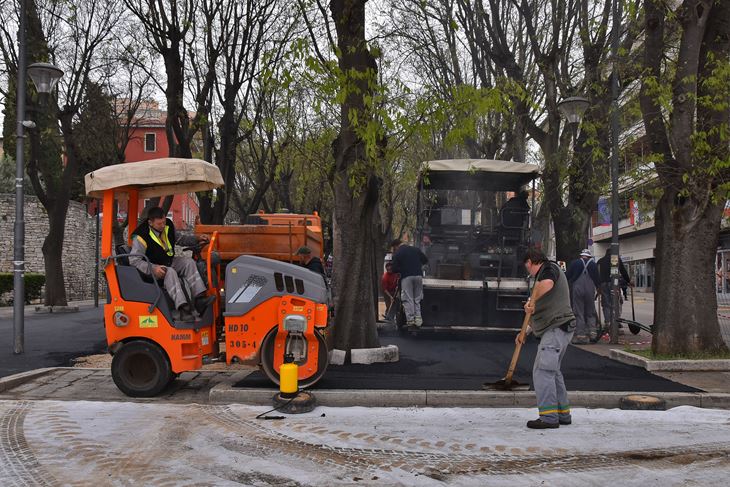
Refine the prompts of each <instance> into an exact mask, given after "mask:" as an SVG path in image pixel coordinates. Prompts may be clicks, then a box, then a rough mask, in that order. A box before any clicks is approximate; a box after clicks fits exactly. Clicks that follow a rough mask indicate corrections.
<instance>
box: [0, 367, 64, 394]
mask: <svg viewBox="0 0 730 487" xmlns="http://www.w3.org/2000/svg"><path fill="white" fill-rule="evenodd" d="M60 368H62V367H46V368H43V369H34V370H28V371H26V372H20V373H17V374H13V375H8V376H5V377H2V378H0V392H5V391H9V390H10V389H12V388H14V387H18V386H20V385H22V384H25V383H26V382H28V381H31V380H33V379H37V378H38V377H42V376H44V375H47V374H50V373H51V372H53V371H54V370H56V369H60Z"/></svg>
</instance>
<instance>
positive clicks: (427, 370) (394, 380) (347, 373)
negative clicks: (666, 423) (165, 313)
mask: <svg viewBox="0 0 730 487" xmlns="http://www.w3.org/2000/svg"><path fill="white" fill-rule="evenodd" d="M380 343H381V345H389V344H395V345H397V346H398V349H399V352H400V360H399V361H398V362H394V363H380V364H373V365H361V364H348V365H342V366H329V367H328V369H327V371H326V372H325V375H324V377H323V378H322V379H321V380H320V381H319V382H318V383H317V384H316V386H315V389H400V390H467V391H469V390H481V389H482V384H483V383H485V382H488V383H493V382H496V381H498V380H499V379H501V378H503V377H504V376H505V374H506V372H507V368H508V367H509V363H510V360H511V358H512V352H513V351H514V333H474V332H472V333H460V334H453V333H449V334H444V333H440V334H437V333H435V332H432V333H427V332H422V333H420V334H419V335H418V336H381V338H380ZM536 351H537V342H536V341H535V340H534V339H529V340H528V342H527V343H526V344H525V346H523V348H522V353H521V356H520V360H519V362H518V364H517V368H516V369H515V375H514V379H516V380H517V381H518V382H521V383H523V384H529V383H530V381H531V375H532V363H533V361H534V358H535V353H536ZM562 370H563V376H564V377H565V383H566V386H567V388H568V390H574V391H577V390H580V391H641V392H697V391H698V389H694V388H692V387H689V386H685V385H683V384H679V383H676V382H672V381H670V380H667V379H664V378H662V377H659V376H656V375H653V374H651V373H649V372H647V371H646V370H645V369H643V368H641V367H634V366H630V365H625V364H622V363H619V362H616V361H614V360H611V359H609V358H606V357H601V356H599V355H596V354H593V353H590V352H586V351H584V350H581V349H579V348H577V347H573V346H570V347H569V348H568V351H567V352H566V354H565V358H564V360H563V367H562ZM236 386H237V387H269V388H270V387H271V382H269V380H268V379H266V378H265V377H264V376H263V374H261V372H255V373H253V374H251V375H249V376H248V377H246V378H245V379H244V380H242V381H240V382H239V383H237V384H236Z"/></svg>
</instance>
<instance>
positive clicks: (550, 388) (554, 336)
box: [515, 248, 575, 429]
mask: <svg viewBox="0 0 730 487" xmlns="http://www.w3.org/2000/svg"><path fill="white" fill-rule="evenodd" d="M523 262H524V264H525V269H527V272H528V273H529V274H530V276H532V277H534V278H535V284H534V285H533V287H532V292H531V294H530V298H529V299H528V300H527V303H526V304H525V312H526V313H528V314H531V315H532V324H531V326H528V327H527V332H526V333H525V335H528V334H529V333H534V335H535V336H536V337H537V339H538V340H539V341H540V343H539V345H538V347H537V356H536V357H535V364H534V365H533V367H532V385H533V386H534V388H535V395H536V396H537V407H538V410H539V412H540V418H539V419H534V420H531V421H528V422H527V427H528V428H532V429H548V428H559V427H560V425H561V424H562V425H567V424H570V423H571V421H572V420H571V416H570V405H569V403H568V392H567V390H566V389H565V381H564V380H563V373H562V372H561V371H560V364H561V363H562V361H563V356H564V355H565V350H566V349H567V348H568V344H569V343H570V339H571V338H572V337H573V331H574V330H575V317H574V316H573V310H572V309H571V307H570V291H569V289H568V280H567V279H566V277H565V274H564V273H563V271H562V270H561V269H560V267H558V266H557V265H556V264H554V263H552V262H550V261H548V260H547V257H545V254H543V253H542V251H540V250H538V249H534V248H532V249H529V250H528V251H527V255H525V259H524V261H523ZM524 339H525V337H524V336H523V335H522V334H521V333H519V334H517V337H516V338H515V343H522V342H523V341H524Z"/></svg>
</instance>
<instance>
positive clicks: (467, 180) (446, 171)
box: [419, 159, 540, 191]
mask: <svg viewBox="0 0 730 487" xmlns="http://www.w3.org/2000/svg"><path fill="white" fill-rule="evenodd" d="M539 175H540V168H539V167H538V166H535V165H534V164H525V163H523V162H514V161H498V160H493V159H441V160H436V161H426V162H424V163H423V166H422V169H421V175H420V177H419V186H420V187H423V188H427V189H471V190H481V191H515V190H517V189H519V188H520V187H522V186H524V185H525V184H527V183H529V182H530V181H532V180H533V179H535V178H536V177H538V176H539Z"/></svg>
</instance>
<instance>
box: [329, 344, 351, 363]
mask: <svg viewBox="0 0 730 487" xmlns="http://www.w3.org/2000/svg"><path fill="white" fill-rule="evenodd" d="M346 356H347V352H345V351H344V350H338V349H336V348H333V349H332V350H330V356H329V361H330V365H344V364H345V357H346Z"/></svg>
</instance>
